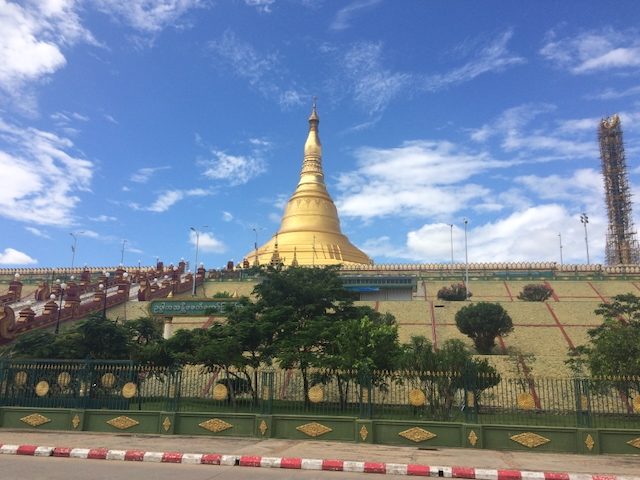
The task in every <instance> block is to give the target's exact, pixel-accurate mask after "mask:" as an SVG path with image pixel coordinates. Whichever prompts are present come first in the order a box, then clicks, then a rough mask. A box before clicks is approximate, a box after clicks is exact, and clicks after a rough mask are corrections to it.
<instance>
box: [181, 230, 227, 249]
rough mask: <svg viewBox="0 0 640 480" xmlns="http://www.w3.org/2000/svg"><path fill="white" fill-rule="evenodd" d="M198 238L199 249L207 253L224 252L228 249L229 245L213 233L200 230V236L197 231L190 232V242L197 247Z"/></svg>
mask: <svg viewBox="0 0 640 480" xmlns="http://www.w3.org/2000/svg"><path fill="white" fill-rule="evenodd" d="M196 240H197V241H198V249H199V250H200V251H201V252H205V253H224V252H226V251H227V246H226V245H225V244H224V243H223V242H222V241H220V240H218V239H217V238H216V237H215V236H214V235H213V234H212V233H209V232H200V236H199V238H197V236H196V233H195V232H194V231H193V230H191V231H190V232H189V243H190V244H191V245H193V246H194V247H195V245H196Z"/></svg>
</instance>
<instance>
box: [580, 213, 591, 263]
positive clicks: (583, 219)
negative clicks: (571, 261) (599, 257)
mask: <svg viewBox="0 0 640 480" xmlns="http://www.w3.org/2000/svg"><path fill="white" fill-rule="evenodd" d="M580 223H582V225H583V226H584V244H585V246H586V247H587V265H590V264H591V261H590V260H589V235H588V234H587V224H588V223H589V217H587V214H586V213H584V212H583V213H581V214H580Z"/></svg>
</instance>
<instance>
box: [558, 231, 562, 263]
mask: <svg viewBox="0 0 640 480" xmlns="http://www.w3.org/2000/svg"><path fill="white" fill-rule="evenodd" d="M558 238H559V239H560V266H561V267H562V233H559V234H558Z"/></svg>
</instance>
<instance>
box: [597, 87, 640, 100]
mask: <svg viewBox="0 0 640 480" xmlns="http://www.w3.org/2000/svg"><path fill="white" fill-rule="evenodd" d="M634 95H640V85H636V86H634V87H629V88H627V89H626V90H614V89H613V88H607V89H605V90H604V91H602V92H600V93H596V94H594V95H589V96H588V97H587V98H590V99H597V100H613V99H616V98H624V97H632V96H634Z"/></svg>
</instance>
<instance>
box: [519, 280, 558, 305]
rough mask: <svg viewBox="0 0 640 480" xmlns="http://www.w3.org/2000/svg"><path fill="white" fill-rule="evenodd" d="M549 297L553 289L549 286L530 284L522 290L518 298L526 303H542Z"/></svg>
mask: <svg viewBox="0 0 640 480" xmlns="http://www.w3.org/2000/svg"><path fill="white" fill-rule="evenodd" d="M551 295H553V289H552V288H551V287H550V286H549V285H545V284H544V283H538V284H536V283H530V284H528V285H525V286H524V287H523V288H522V291H521V292H520V294H519V295H518V298H519V299H520V300H524V301H526V302H544V301H545V300H547V299H548V298H549V297H550V296H551Z"/></svg>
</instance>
